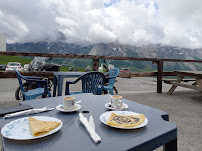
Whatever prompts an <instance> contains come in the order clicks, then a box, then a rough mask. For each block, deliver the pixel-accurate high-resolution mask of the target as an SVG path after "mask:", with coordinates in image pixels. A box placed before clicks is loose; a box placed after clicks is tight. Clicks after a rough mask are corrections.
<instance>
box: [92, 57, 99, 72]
mask: <svg viewBox="0 0 202 151" xmlns="http://www.w3.org/2000/svg"><path fill="white" fill-rule="evenodd" d="M98 68H99V59H93V71H98Z"/></svg>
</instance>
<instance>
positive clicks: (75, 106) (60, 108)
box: [56, 104, 81, 112]
mask: <svg viewBox="0 0 202 151" xmlns="http://www.w3.org/2000/svg"><path fill="white" fill-rule="evenodd" d="M80 108H81V105H79V104H75V105H74V109H73V110H65V109H64V108H63V106H62V104H60V105H58V106H56V109H57V110H58V111H61V112H74V111H77V110H79V109H80Z"/></svg>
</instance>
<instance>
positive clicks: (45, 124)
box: [29, 117, 61, 136]
mask: <svg viewBox="0 0 202 151" xmlns="http://www.w3.org/2000/svg"><path fill="white" fill-rule="evenodd" d="M60 123H61V122H56V121H41V120H37V119H35V118H33V117H29V126H30V129H31V132H32V135H33V136H39V135H43V134H46V133H48V132H50V131H52V130H54V129H55V128H56V127H58V126H59V125H60Z"/></svg>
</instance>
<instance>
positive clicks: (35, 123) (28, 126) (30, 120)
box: [1, 116, 63, 140]
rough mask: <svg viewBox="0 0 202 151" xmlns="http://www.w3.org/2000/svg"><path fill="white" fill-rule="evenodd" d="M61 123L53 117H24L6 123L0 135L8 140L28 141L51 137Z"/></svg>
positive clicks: (60, 126)
mask: <svg viewBox="0 0 202 151" xmlns="http://www.w3.org/2000/svg"><path fill="white" fill-rule="evenodd" d="M62 125H63V122H62V121H61V120H59V119H57V118H54V117H48V116H33V117H24V118H20V119H17V120H14V121H11V122H10V123H7V124H6V125H5V126H4V127H3V128H2V129H1V134H2V135H3V136H4V137H6V138H9V139H14V140H30V139H37V138H41V137H45V136H48V135H51V134H53V133H55V132H57V131H58V130H60V129H61V128H62Z"/></svg>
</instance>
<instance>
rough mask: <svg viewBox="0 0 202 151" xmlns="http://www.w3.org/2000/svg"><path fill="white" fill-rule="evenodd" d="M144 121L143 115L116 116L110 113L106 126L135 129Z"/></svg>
mask: <svg viewBox="0 0 202 151" xmlns="http://www.w3.org/2000/svg"><path fill="white" fill-rule="evenodd" d="M144 120H145V115H144V114H139V115H118V114H115V113H112V114H111V116H110V117H109V119H108V120H107V124H109V125H112V126H116V127H135V126H138V125H140V124H142V123H143V122H144Z"/></svg>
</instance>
